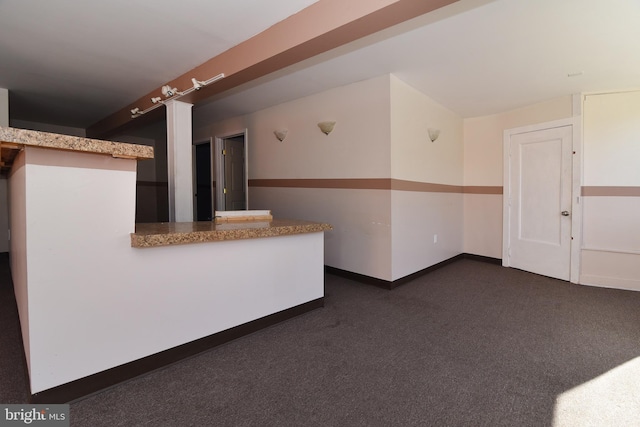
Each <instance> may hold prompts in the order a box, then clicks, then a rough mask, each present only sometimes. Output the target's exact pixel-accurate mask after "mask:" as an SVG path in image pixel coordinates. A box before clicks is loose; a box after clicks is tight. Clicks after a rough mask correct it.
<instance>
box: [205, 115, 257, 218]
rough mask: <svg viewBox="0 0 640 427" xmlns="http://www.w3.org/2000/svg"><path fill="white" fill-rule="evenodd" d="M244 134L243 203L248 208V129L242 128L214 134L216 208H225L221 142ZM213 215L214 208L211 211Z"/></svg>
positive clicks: (220, 209) (222, 209)
mask: <svg viewBox="0 0 640 427" xmlns="http://www.w3.org/2000/svg"><path fill="white" fill-rule="evenodd" d="M241 135H243V136H244V205H245V206H246V207H247V209H249V129H247V128H244V129H242V130H239V131H235V132H229V133H224V134H221V135H216V136H215V137H214V141H215V144H214V145H215V147H214V148H215V155H214V158H215V177H216V190H215V206H216V210H219V211H224V210H226V203H225V200H224V192H223V191H224V185H220V183H224V159H223V158H222V156H221V155H220V154H219V153H222V147H223V142H224V140H225V139H227V138H233V137H235V136H241ZM213 215H214V216H215V210H214V212H213Z"/></svg>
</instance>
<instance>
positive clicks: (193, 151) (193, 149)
mask: <svg viewBox="0 0 640 427" xmlns="http://www.w3.org/2000/svg"><path fill="white" fill-rule="evenodd" d="M204 144H209V153H210V154H211V156H212V157H213V148H214V143H213V138H209V139H206V140H205V139H203V140H200V141H198V142H194V143H193V144H191V181H192V182H193V188H194V189H195V191H194V192H193V220H194V221H197V217H198V201H197V197H196V192H197V191H198V187H197V182H196V145H204ZM209 165H210V168H211V170H210V171H209V174H210V176H211V178H212V179H213V173H214V172H215V171H214V168H213V166H214V165H213V158H212V159H210V161H209ZM209 191H211V216H212V217H213V215H214V212H215V201H214V193H213V181H211V182H209Z"/></svg>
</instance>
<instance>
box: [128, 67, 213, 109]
mask: <svg viewBox="0 0 640 427" xmlns="http://www.w3.org/2000/svg"><path fill="white" fill-rule="evenodd" d="M223 78H224V73H220V74H218V75H217V76H213V77H211V78H210V79H208V80H205V81H200V80H197V79H196V78H192V79H191V83H193V86H192V87H190V88H188V89H186V90H184V91H182V92H180V91H179V90H178V89H176V88H175V87H171V86H169V85H164V86H162V88H161V89H160V91H161V92H162V95H164V97H165V98H167V99H166V100H165V101H169V100H175V99H178V98H180V97H182V96H185V95H186V94H188V93H191V92H193V91H194V90H200V89H202V88H203V87H204V86H206V85H208V84H210V83H213V82H216V81H218V80H220V79H223ZM151 102H153V104H154V105H152V106H151V107H149V108H147V109H146V110H141V109H140V108H138V107H135V108H134V109H132V110H131V118H132V119H135V118H136V117H140V116H141V115H143V114H146V113H148V112H149V111H151V110H155V109H156V108H158V107H159V106H161V105H163V104H164V101H163V100H162V98H161V97H159V96H155V97H153V98H151ZM134 110H135V112H134Z"/></svg>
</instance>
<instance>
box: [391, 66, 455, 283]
mask: <svg viewBox="0 0 640 427" xmlns="http://www.w3.org/2000/svg"><path fill="white" fill-rule="evenodd" d="M428 128H437V129H439V130H440V136H439V137H438V139H437V140H436V141H435V142H431V140H430V139H429V136H428V131H427V129H428ZM462 150H463V138H462V119H461V118H460V117H459V116H457V115H456V114H454V113H452V112H451V111H449V110H448V109H446V108H444V107H443V106H441V105H439V104H438V103H436V102H435V101H433V100H432V99H430V98H429V97H427V96H425V95H424V94H422V93H421V92H419V91H417V90H416V89H414V88H412V87H411V86H409V85H407V84H406V83H404V82H403V81H402V80H400V79H398V78H396V77H395V76H391V150H390V151H391V177H392V178H394V179H400V180H408V181H414V182H422V183H431V184H445V185H450V186H457V188H455V189H452V190H451V192H443V193H440V192H429V191H398V190H393V191H392V194H391V220H392V228H391V236H392V260H393V265H392V279H393V280H396V279H399V278H402V277H404V276H407V275H409V274H412V273H415V272H416V271H419V270H422V269H424V268H427V267H429V266H431V265H433V264H436V263H438V262H440V261H444V260H446V259H448V258H451V257H453V256H456V255H458V254H460V253H462V239H463V231H462V223H463V201H462V193H461V192H460V190H459V188H460V186H461V185H462V180H463V153H462Z"/></svg>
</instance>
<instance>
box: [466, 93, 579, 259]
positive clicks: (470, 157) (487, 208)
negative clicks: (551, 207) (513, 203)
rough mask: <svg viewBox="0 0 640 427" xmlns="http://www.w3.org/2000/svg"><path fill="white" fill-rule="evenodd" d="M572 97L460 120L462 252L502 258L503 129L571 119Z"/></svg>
mask: <svg viewBox="0 0 640 427" xmlns="http://www.w3.org/2000/svg"><path fill="white" fill-rule="evenodd" d="M572 112H573V108H572V97H571V96H565V97H561V98H555V99H552V100H549V101H546V102H541V103H538V104H534V105H531V106H528V107H525V108H519V109H516V110H511V111H506V112H503V113H500V114H494V115H490V116H482V117H474V118H468V119H465V120H464V186H465V194H464V252H466V253H470V254H476V255H483V256H488V257H492V258H502V191H503V189H502V187H503V169H504V166H503V156H502V150H503V137H504V131H505V130H506V129H513V128H517V127H521V126H526V125H533V124H538V123H544V122H550V121H554V120H559V119H564V118H569V117H571V116H572Z"/></svg>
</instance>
